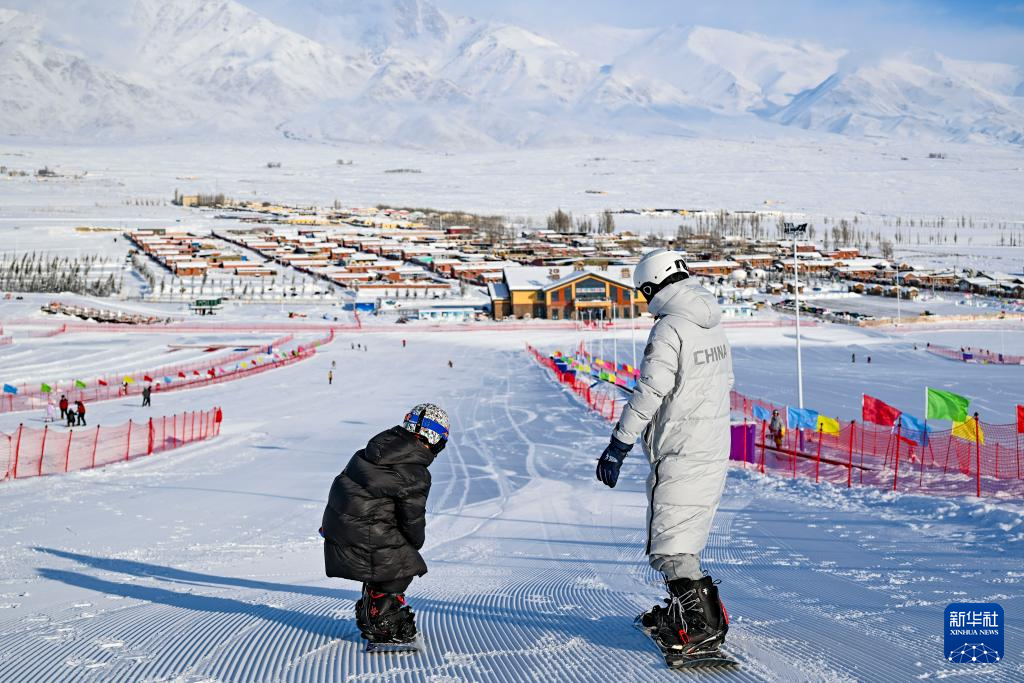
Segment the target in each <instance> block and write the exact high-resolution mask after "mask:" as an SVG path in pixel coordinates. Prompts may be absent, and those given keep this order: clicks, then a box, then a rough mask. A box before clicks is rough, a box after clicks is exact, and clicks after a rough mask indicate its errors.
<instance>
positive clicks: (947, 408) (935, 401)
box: [924, 387, 971, 422]
mask: <svg viewBox="0 0 1024 683" xmlns="http://www.w3.org/2000/svg"><path fill="white" fill-rule="evenodd" d="M925 394H926V396H927V408H926V410H925V414H924V417H925V419H926V420H952V421H953V422H963V421H964V420H966V419H967V406H969V405H971V399H969V398H967V397H966V396H961V395H959V394H954V393H952V392H950V391H942V390H940V389H932V388H931V387H928V389H927V391H926V392H925Z"/></svg>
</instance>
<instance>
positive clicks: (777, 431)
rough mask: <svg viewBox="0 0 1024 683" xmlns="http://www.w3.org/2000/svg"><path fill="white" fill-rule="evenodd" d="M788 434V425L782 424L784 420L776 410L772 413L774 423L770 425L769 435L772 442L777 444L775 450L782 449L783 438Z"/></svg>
mask: <svg viewBox="0 0 1024 683" xmlns="http://www.w3.org/2000/svg"><path fill="white" fill-rule="evenodd" d="M785 433H786V425H784V424H782V418H781V417H780V416H779V410H778V408H776V409H775V410H773V411H772V421H771V422H769V423H768V434H769V435H770V436H771V437H772V441H774V442H775V448H776V449H781V448H782V436H783V435H784V434H785Z"/></svg>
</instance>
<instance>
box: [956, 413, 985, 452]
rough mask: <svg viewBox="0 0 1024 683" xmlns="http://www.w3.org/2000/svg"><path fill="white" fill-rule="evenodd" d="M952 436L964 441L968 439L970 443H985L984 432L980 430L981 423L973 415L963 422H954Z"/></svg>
mask: <svg viewBox="0 0 1024 683" xmlns="http://www.w3.org/2000/svg"><path fill="white" fill-rule="evenodd" d="M953 436H955V437H956V438H958V439H963V440H964V441H970V442H971V443H976V444H980V445H982V446H984V445H985V432H984V431H982V429H981V425H980V424H978V421H977V420H976V419H975V418H973V417H971V418H968V419H966V420H964V421H963V422H959V421H958V422H954V423H953Z"/></svg>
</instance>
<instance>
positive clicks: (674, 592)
mask: <svg viewBox="0 0 1024 683" xmlns="http://www.w3.org/2000/svg"><path fill="white" fill-rule="evenodd" d="M668 590H669V597H668V598H667V599H666V600H665V603H666V605H665V606H662V605H655V606H654V607H653V608H651V610H650V611H648V612H645V613H644V614H641V615H640V616H639V617H637V618H636V621H635V624H636V627H637V628H638V629H640V630H641V631H643V632H644V633H646V634H647V635H648V636H649V637H650V638H651V640H653V641H654V643H655V644H656V645H657V646H658V648H659V649H660V650H661V651H662V654H663V655H664V656H665V663H666V664H668V665H669V666H672V667H690V666H723V665H734V664H736V663H737V662H736V661H735V660H734V659H732V658H731V657H729V656H728V655H725V654H724V653H723V652H722V651H721V649H720V648H721V646H722V644H723V643H724V642H725V634H726V633H728V631H729V615H728V613H727V612H726V611H725V605H723V604H722V600H721V598H719V596H718V587H717V585H716V582H715V581H714V580H713V579H712V578H711V577H710V576H704V577H703V578H701V579H697V580H694V579H675V580H673V581H670V582H669V583H668Z"/></svg>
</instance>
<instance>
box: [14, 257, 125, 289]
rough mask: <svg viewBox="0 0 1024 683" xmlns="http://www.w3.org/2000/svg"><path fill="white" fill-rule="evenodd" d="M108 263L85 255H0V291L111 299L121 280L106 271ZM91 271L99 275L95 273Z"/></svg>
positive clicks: (105, 259) (105, 260)
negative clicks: (81, 295) (77, 295)
mask: <svg viewBox="0 0 1024 683" xmlns="http://www.w3.org/2000/svg"><path fill="white" fill-rule="evenodd" d="M109 263H110V261H109V259H107V258H104V259H103V260H102V261H100V260H99V257H98V256H95V255H86V256H83V257H76V258H71V257H68V256H51V255H49V254H44V253H39V252H35V251H33V252H25V253H22V254H21V255H20V256H19V255H17V254H3V255H0V289H3V290H6V291H14V292H37V293H57V292H73V293H75V294H86V295H90V296H110V295H111V294H116V293H118V292H120V291H121V287H122V284H123V283H122V278H123V276H122V277H118V276H116V275H115V274H114V273H112V272H107V269H106V268H100V267H98V266H106V265H107V264H109ZM94 270H98V271H100V272H98V273H94V272H93V271H94Z"/></svg>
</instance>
